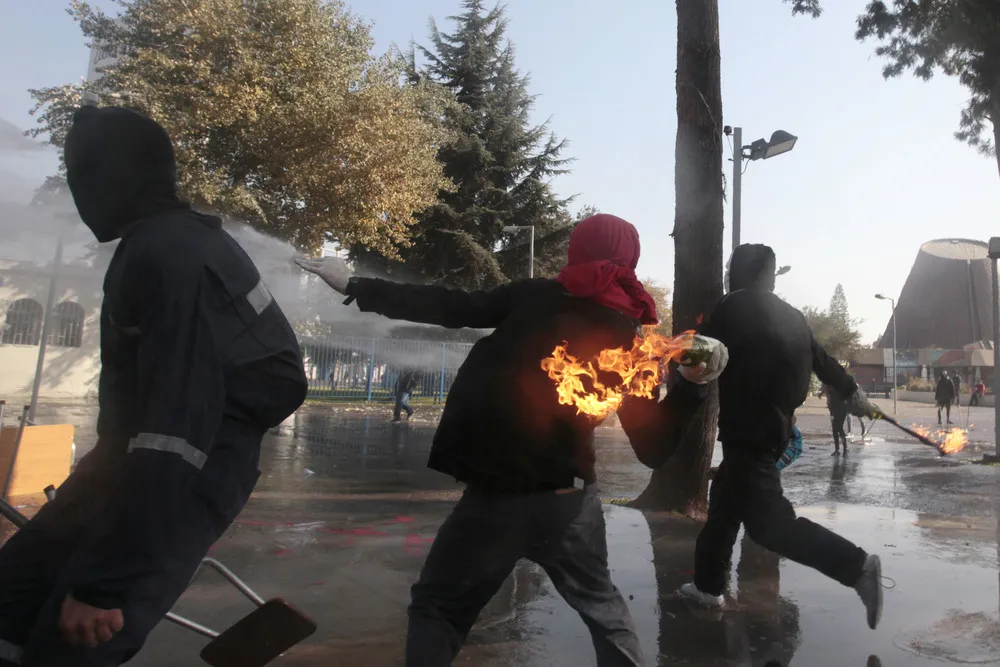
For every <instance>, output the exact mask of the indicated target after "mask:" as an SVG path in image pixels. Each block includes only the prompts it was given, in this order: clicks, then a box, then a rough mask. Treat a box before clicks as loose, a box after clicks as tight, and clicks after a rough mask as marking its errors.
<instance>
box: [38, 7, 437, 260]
mask: <svg viewBox="0 0 1000 667" xmlns="http://www.w3.org/2000/svg"><path fill="white" fill-rule="evenodd" d="M117 2H118V4H119V5H120V6H121V10H122V11H121V14H120V16H119V17H111V16H108V15H106V14H105V13H103V12H102V11H101V10H99V9H95V8H94V7H92V6H90V5H89V4H88V3H86V2H74V3H73V4H72V6H71V8H70V9H69V13H70V14H71V15H72V16H73V18H74V19H75V20H76V21H77V23H78V24H79V25H80V28H81V30H82V31H83V34H84V35H85V36H86V37H87V38H88V39H89V40H90V41H91V42H92V43H96V44H99V45H102V46H103V47H105V48H107V49H108V50H109V51H111V52H112V53H113V54H114V56H115V58H116V60H115V62H114V63H113V64H111V65H110V66H108V67H107V68H106V69H105V71H104V72H103V78H101V79H100V80H99V81H98V82H90V83H83V84H70V85H64V86H57V87H53V88H44V89H39V90H33V91H31V92H32V95H33V96H34V98H35V101H36V108H35V111H34V112H35V114H36V115H37V117H38V122H39V127H38V128H36V129H35V130H34V134H36V135H42V136H44V137H46V138H47V139H48V141H49V142H50V143H52V144H54V145H57V146H59V145H61V144H62V142H63V140H64V138H65V134H66V131H67V129H68V126H69V123H70V119H71V116H72V112H73V110H74V109H75V108H77V107H78V106H79V105H80V103H81V102H82V100H83V98H84V95H86V94H99V95H100V103H101V104H106V105H119V106H126V107H130V108H134V109H136V110H139V111H142V112H144V113H146V114H148V115H150V116H151V117H152V118H154V119H156V120H157V121H158V122H160V123H161V124H162V125H163V126H164V127H166V128H167V130H168V131H169V132H170V135H171V136H172V137H173V139H174V142H175V144H176V146H177V153H178V156H177V157H178V163H179V169H180V177H181V184H182V188H183V193H184V195H185V196H186V197H187V198H188V199H190V200H191V201H192V202H193V203H195V204H197V205H199V206H201V207H203V208H206V209H209V210H214V211H216V212H219V213H222V214H227V215H231V216H234V217H238V218H241V219H244V220H246V221H248V222H249V223H251V224H252V225H253V226H254V227H255V228H257V229H259V230H261V231H263V232H266V233H270V234H273V235H276V236H278V237H281V238H284V239H286V240H289V241H292V242H293V243H295V244H297V245H298V246H300V247H303V248H306V249H310V250H316V249H318V248H319V247H320V246H321V245H322V244H323V243H324V242H325V241H328V240H336V241H339V242H341V243H345V244H346V243H356V244H360V245H362V246H366V247H370V248H374V249H377V250H378V251H380V252H383V253H386V254H388V255H390V256H392V255H393V254H394V253H396V251H397V249H398V248H399V247H403V246H405V245H406V244H407V243H408V240H409V238H410V229H411V227H412V225H413V223H414V215H415V213H417V212H419V211H422V210H424V209H425V208H427V206H429V205H430V204H432V203H434V202H435V201H436V200H437V196H438V193H439V192H441V191H447V190H448V189H449V188H450V183H449V182H448V180H447V179H446V178H445V177H444V176H443V173H442V168H441V165H440V164H439V163H438V162H437V160H436V153H437V150H438V147H439V146H440V145H441V144H442V143H443V142H444V141H445V139H446V136H445V133H444V130H443V128H442V127H441V125H440V124H439V123H437V122H436V118H435V116H436V115H437V114H438V113H439V109H440V108H441V107H442V105H444V104H446V100H444V99H443V98H442V97H440V91H438V90H436V89H435V88H433V87H431V86H426V85H420V84H410V83H408V82H406V81H405V77H404V74H405V63H404V62H403V61H402V59H401V58H398V57H394V56H392V55H384V56H376V55H374V54H373V53H372V48H373V39H372V36H371V32H370V29H369V26H368V25H367V24H366V23H364V22H363V21H361V20H360V19H359V18H357V17H355V16H353V15H351V14H350V13H349V12H348V11H347V9H346V8H345V6H344V5H343V3H341V2H337V1H320V0H132V1H128V2H126V1H125V0H117Z"/></svg>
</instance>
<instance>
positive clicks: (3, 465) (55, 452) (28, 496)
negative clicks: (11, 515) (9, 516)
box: [0, 424, 74, 505]
mask: <svg viewBox="0 0 1000 667" xmlns="http://www.w3.org/2000/svg"><path fill="white" fill-rule="evenodd" d="M17 432H18V428H17V427H15V426H8V427H4V428H3V429H0V485H2V484H3V482H4V481H5V480H6V479H7V473H8V472H9V471H10V469H11V467H12V466H13V469H14V474H13V476H12V477H11V481H10V488H9V489H8V491H7V499H8V500H9V501H10V502H11V504H14V505H38V504H42V503H44V502H45V492H44V489H45V487H47V486H49V485H50V484H51V485H53V486H59V485H60V484H62V483H63V482H64V481H65V480H66V478H67V477H69V472H70V469H71V468H72V467H73V434H74V429H73V426H72V425H71V424H52V425H44V426H25V427H24V434H23V435H22V436H21V445H20V447H17ZM15 448H16V449H17V460H16V461H15V460H13V459H14V450H15ZM0 492H2V488H0Z"/></svg>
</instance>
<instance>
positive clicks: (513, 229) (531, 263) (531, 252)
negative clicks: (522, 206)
mask: <svg viewBox="0 0 1000 667" xmlns="http://www.w3.org/2000/svg"><path fill="white" fill-rule="evenodd" d="M522 229H528V230H531V241H530V242H529V244H528V277H529V278H534V277H535V226H534V225H508V226H507V227H504V228H503V231H505V232H507V233H508V234H517V233H518V232H519V231H521V230H522Z"/></svg>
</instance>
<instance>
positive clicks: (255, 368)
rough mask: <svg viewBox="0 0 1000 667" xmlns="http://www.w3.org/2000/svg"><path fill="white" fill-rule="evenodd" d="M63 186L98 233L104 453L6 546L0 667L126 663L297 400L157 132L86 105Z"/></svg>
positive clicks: (295, 367)
mask: <svg viewBox="0 0 1000 667" xmlns="http://www.w3.org/2000/svg"><path fill="white" fill-rule="evenodd" d="M65 150H66V152H65V158H66V172H67V173H66V176H67V181H68V183H69V187H70V190H71V192H72V194H73V199H74V201H75V202H76V208H77V211H78V212H79V213H80V218H81V219H82V220H83V222H84V224H86V225H87V227H89V228H90V230H91V231H92V232H93V233H94V236H95V237H96V238H97V240H98V241H100V242H102V243H105V242H109V241H113V240H115V239H119V238H120V239H121V241H120V242H119V243H118V247H117V248H116V249H115V253H114V257H113V258H112V259H111V263H110V265H109V266H108V270H107V275H106V276H105V280H104V304H103V305H102V307H101V378H100V388H99V394H98V403H99V405H100V413H99V415H98V418H97V435H98V441H97V445H96V446H95V447H94V449H93V451H91V452H90V453H89V454H87V455H86V456H85V457H83V459H82V460H81V461H80V462H79V464H78V465H77V467H76V469H75V470H74V472H73V473H72V474H71V475H70V476H69V479H67V480H66V482H65V483H64V484H63V485H62V486H61V487H60V488H59V490H58V493H57V494H56V497H55V499H54V500H53V501H51V502H49V503H47V504H46V505H44V506H43V507H42V509H41V510H40V511H39V512H38V514H37V515H35V517H34V518H33V519H32V520H31V521H30V522H29V523H28V524H27V525H26V526H25V527H24V528H22V529H21V530H20V531H18V532H17V533H16V534H15V535H14V536H13V537H12V538H11V539H10V540H9V541H8V542H7V543H6V544H5V545H4V546H3V548H0V665H22V666H23V667H81V666H82V665H87V666H88V667H110V666H112V665H119V664H121V663H123V662H126V661H127V660H129V659H130V658H131V657H132V656H133V655H135V653H136V652H137V651H138V650H139V649H140V647H142V644H143V642H144V641H145V639H146V635H147V634H149V632H150V631H151V630H152V629H153V627H154V626H155V625H156V624H157V623H159V621H160V620H161V619H162V618H163V617H164V615H166V613H167V612H168V611H170V608H171V607H172V606H173V604H174V602H176V601H177V599H178V598H179V597H180V595H181V593H182V592H184V589H185V588H187V585H188V583H190V581H191V577H192V576H194V573H195V571H196V569H197V568H198V566H199V564H200V563H201V560H202V558H204V556H205V554H206V553H207V552H208V549H209V547H211V546H212V544H213V543H214V542H215V541H216V540H217V539H218V538H219V537H220V536H221V535H222V533H223V532H224V531H225V530H226V528H227V527H228V526H229V524H230V523H232V521H233V520H234V519H235V518H236V516H237V515H238V514H239V513H240V510H242V509H243V506H244V504H246V502H247V499H248V498H249V497H250V492H251V491H252V490H253V487H254V484H256V482H257V477H258V476H259V474H260V473H259V471H258V470H257V462H258V458H259V455H260V444H261V439H262V438H263V436H264V434H265V433H266V432H267V430H268V429H269V428H271V427H273V426H275V425H277V424H279V423H281V422H282V421H283V420H284V419H285V418H286V417H287V416H288V415H290V414H291V413H292V412H294V411H295V410H296V409H297V408H298V407H299V405H301V403H302V401H303V400H305V394H306V387H307V385H306V377H305V373H304V371H303V369H302V357H301V353H300V351H299V345H298V341H297V340H296V337H295V333H294V332H293V331H292V328H291V326H290V325H289V324H288V321H287V320H286V319H285V316H284V315H283V314H282V312H281V310H280V309H279V308H278V305H277V304H276V303H274V301H273V299H272V298H271V294H270V292H269V291H268V289H267V286H266V285H265V284H264V283H263V282H262V281H261V278H260V274H259V273H258V272H257V269H256V268H255V267H254V265H253V262H251V260H250V258H249V257H248V256H247V255H246V253H244V252H243V250H242V249H241V248H240V247H239V246H238V245H237V244H236V242H235V241H234V240H233V239H232V238H231V237H230V236H229V235H228V234H226V233H225V232H224V231H223V230H222V228H221V224H220V221H219V219H218V218H213V217H210V216H207V215H202V214H200V213H197V212H195V211H192V210H191V209H190V208H189V207H188V206H187V205H186V204H184V203H182V202H181V201H180V199H179V198H178V192H177V168H176V165H175V162H174V152H173V146H172V144H171V141H170V137H169V136H167V133H166V131H165V130H164V129H163V128H162V127H160V126H159V125H157V124H156V123H155V122H154V121H152V120H150V119H149V118H146V117H145V116H141V115H139V114H137V113H134V112H132V111H127V110H125V109H119V108H114V107H110V108H104V109H97V108H95V107H85V108H83V109H81V110H80V111H78V112H77V113H76V115H75V117H74V122H73V125H72V127H71V128H70V131H69V134H68V136H67V137H66V149H65Z"/></svg>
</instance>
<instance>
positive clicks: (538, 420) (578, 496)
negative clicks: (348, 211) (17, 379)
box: [300, 214, 725, 667]
mask: <svg viewBox="0 0 1000 667" xmlns="http://www.w3.org/2000/svg"><path fill="white" fill-rule="evenodd" d="M638 261H639V235H638V233H637V232H636V230H635V227H633V226H632V225H631V224H629V223H628V222H626V221H624V220H622V219H620V218H616V217H615V216H611V215H603V214H602V215H596V216H593V217H590V218H588V219H586V220H584V221H582V222H581V223H579V224H578V225H577V226H576V228H575V229H574V230H573V232H572V235H571V236H570V241H569V261H568V263H567V265H566V267H565V268H564V269H563V270H562V272H561V273H560V274H559V276H558V277H557V278H556V279H555V280H550V279H541V278H540V279H534V280H523V281H518V282H514V283H510V284H507V285H503V286H501V287H498V288H496V289H493V290H490V291H478V292H464V291H459V290H453V289H448V288H445V287H437V286H427V285H405V284H399V283H393V282H389V281H385V280H378V279H372V278H357V277H351V274H350V271H349V270H348V268H347V265H346V264H344V262H343V261H342V260H339V259H337V258H333V257H328V258H324V259H322V260H304V261H301V262H300V264H301V265H302V267H303V268H304V269H306V270H308V271H311V272H313V273H316V274H318V275H319V276H320V277H321V278H323V279H324V280H325V281H326V282H327V283H328V284H329V285H330V286H331V287H333V289H334V290H336V291H337V292H340V293H341V294H344V295H346V296H347V297H348V300H347V302H350V301H352V300H355V299H356V300H357V303H358V306H359V307H360V308H361V310H363V311H368V312H376V313H380V314H382V315H385V316H387V317H391V318H394V319H403V320H409V321H411V322H422V323H426V324H437V325H442V326H446V327H453V328H458V327H472V328H478V329H494V331H493V333H491V334H490V335H488V336H486V337H485V338H482V339H481V340H479V341H478V342H477V343H476V344H475V345H474V346H473V347H472V350H471V351H470V352H469V356H468V357H467V358H466V360H465V362H464V363H463V364H462V367H461V368H460V369H459V370H458V374H457V376H456V377H455V381H454V383H453V384H452V386H451V390H450V391H449V393H448V400H447V402H446V403H445V407H444V412H443V414H442V415H441V421H440V423H439V425H438V429H437V432H436V433H435V435H434V444H433V447H432V449H431V454H430V461H429V462H428V465H429V466H430V467H431V468H433V469H435V470H438V471H440V472H443V473H445V474H447V475H451V476H452V477H454V478H455V479H456V480H458V481H460V482H464V483H465V484H466V485H467V488H466V490H465V493H464V494H463V495H462V498H461V500H459V501H458V504H457V505H456V506H455V508H454V509H453V510H452V512H451V514H450V516H449V517H448V518H447V519H446V520H445V522H444V524H443V525H442V526H441V528H440V530H439V531H438V534H437V537H436V538H435V540H434V545H433V547H432V548H431V551H430V553H429V554H428V556H427V561H426V563H424V567H423V570H422V572H421V573H420V579H419V581H418V582H417V584H416V585H415V586H414V587H413V591H412V602H411V604H410V608H409V617H410V623H409V630H408V632H407V646H406V665H407V667H444V666H446V665H450V664H452V661H453V660H454V659H455V656H456V655H457V654H458V652H459V650H460V649H461V647H462V644H463V643H464V642H465V639H466V637H467V636H468V633H469V630H470V629H471V628H472V626H473V624H474V623H475V621H476V618H477V617H478V615H479V612H480V611H481V610H482V608H483V607H484V606H485V605H486V603H487V602H489V600H490V598H492V597H493V595H494V594H495V593H496V592H497V591H498V590H499V588H500V586H501V585H502V584H503V582H504V580H505V579H506V578H507V576H508V575H509V574H510V573H511V572H512V571H513V569H514V566H515V564H516V563H517V562H518V560H519V559H521V558H527V559H529V560H532V561H534V562H535V563H537V564H538V565H540V566H541V567H542V568H543V569H544V570H545V572H546V573H547V574H548V575H549V577H550V578H551V580H552V583H553V585H554V586H555V588H556V590H557V591H558V592H559V593H560V594H561V595H562V596H563V598H564V599H565V600H566V601H567V602H568V603H569V604H570V606H572V607H573V609H574V610H576V611H577V613H579V614H580V616H581V618H582V619H583V621H584V622H585V623H586V625H587V628H588V629H589V630H590V633H591V637H592V639H593V643H594V648H595V650H596V653H597V662H598V665H600V667H633V666H635V665H639V664H640V661H641V659H640V651H639V642H638V639H637V638H636V635H635V628H634V625H633V623H632V619H631V616H630V614H629V609H628V605H627V604H626V602H625V600H624V599H623V597H622V595H621V593H620V592H619V591H618V589H617V588H615V586H614V584H612V583H611V576H610V573H609V571H608V562H607V558H608V554H607V544H606V537H605V529H604V515H603V513H602V509H601V498H600V494H599V491H598V488H597V486H596V475H595V471H594V463H595V454H594V429H595V427H596V426H597V423H596V421H595V420H594V419H592V418H590V417H588V416H587V415H584V414H578V413H577V410H576V408H574V407H572V406H568V405H561V404H560V403H559V397H558V394H557V392H556V387H555V385H554V383H553V382H552V380H550V379H549V377H548V375H547V374H546V373H545V372H544V371H543V370H542V369H541V365H540V362H541V360H542V359H544V358H546V357H548V356H550V355H551V354H552V351H553V350H554V349H555V347H556V346H558V345H561V344H564V343H565V344H566V345H567V352H568V353H569V354H572V355H573V356H575V357H577V358H579V359H588V360H589V359H593V358H595V357H596V356H597V354H598V353H599V352H600V351H601V350H605V349H614V348H619V347H624V348H625V349H631V346H632V342H633V340H634V338H635V336H636V334H637V332H638V330H639V327H640V325H641V324H652V323H655V322H656V320H657V318H656V307H655V305H654V303H653V299H652V297H651V296H650V295H649V294H648V293H647V292H646V290H645V288H643V286H642V284H641V283H640V282H639V281H638V280H637V279H636V277H635V267H636V264H637V263H638ZM708 343H709V346H710V347H711V349H712V353H711V355H709V358H708V360H707V361H706V362H705V363H703V364H701V365H699V366H697V367H692V368H691V369H690V370H689V371H688V378H689V380H685V381H684V383H683V384H682V385H679V386H678V387H676V388H675V390H674V391H671V392H670V393H669V394H668V395H667V397H666V398H665V399H664V401H663V403H661V404H660V406H662V410H663V414H665V415H667V416H668V417H672V418H673V419H672V420H671V419H667V420H666V421H667V422H668V425H667V426H666V427H664V430H663V431H659V430H658V431H657V433H663V434H665V436H664V437H668V436H669V435H670V434H675V433H678V432H680V431H682V430H683V428H682V422H683V421H684V420H685V417H686V415H689V414H691V413H692V412H693V408H692V407H691V406H695V407H696V406H697V405H698V403H699V402H700V396H701V393H702V391H703V387H704V384H705V383H707V382H708V381H709V380H711V379H713V378H714V377H716V376H717V375H718V373H719V372H721V370H722V367H723V366H724V365H725V350H724V349H723V348H722V346H721V345H719V343H718V341H709V342H708ZM595 365H596V364H595ZM611 375H614V374H613V373H612V374H611ZM602 379H603V380H607V381H610V382H613V380H614V379H613V378H602ZM618 381H619V382H620V378H618ZM640 400H641V401H645V400H646V399H640ZM644 405H645V404H643V403H640V404H638V407H637V408H636V409H634V410H633V411H632V412H629V411H625V412H620V413H619V416H620V417H621V421H622V425H623V427H624V428H625V432H626V434H628V435H629V437H630V438H633V436H634V437H635V440H634V441H633V446H634V447H635V448H636V451H637V453H638V454H639V456H640V458H641V459H646V456H645V455H646V454H647V453H649V452H650V448H651V447H655V446H657V445H658V444H661V443H656V442H653V441H652V440H651V439H650V437H649V436H650V431H649V430H648V429H646V428H644V424H643V423H642V420H641V417H642V416H643V414H645V413H646V412H648V408H649V406H648V405H646V406H645V408H644V407H643V406H644ZM630 415H638V417H637V418H630ZM637 420H638V423H636V422H637ZM658 428H660V427H659V426H658ZM673 442H674V448H676V442H677V439H676V438H675V439H674V440H673ZM664 450H667V451H665V452H664V451H663V450H660V452H659V453H657V456H661V455H662V456H669V453H670V451H671V447H670V446H669V445H668V446H666V447H665V448H664ZM644 462H646V463H649V462H650V461H649V459H646V460H644Z"/></svg>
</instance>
